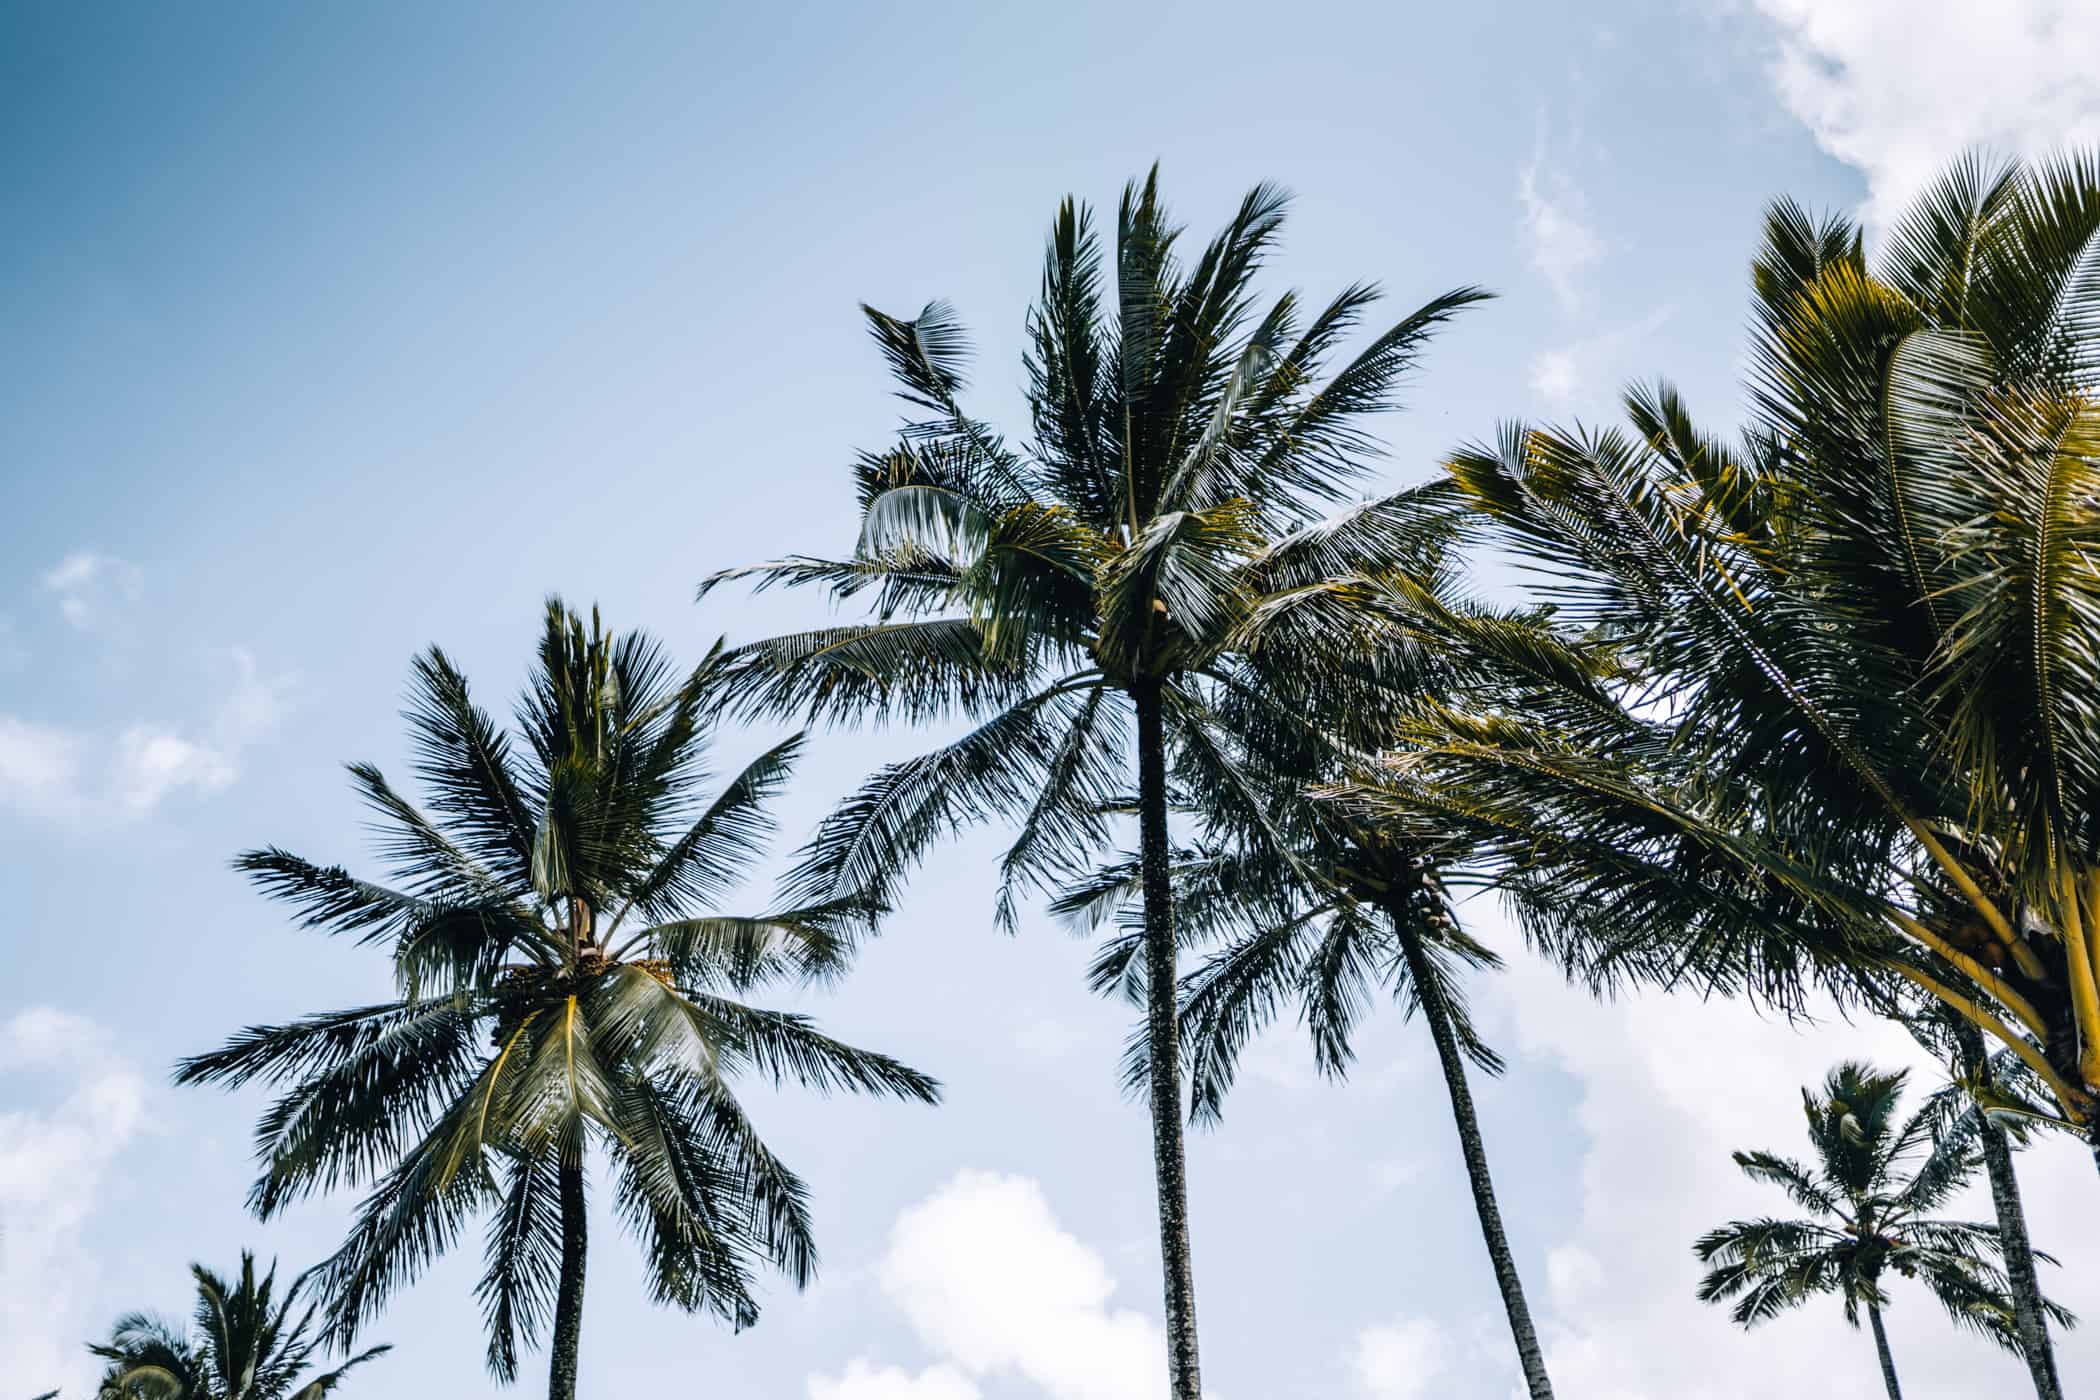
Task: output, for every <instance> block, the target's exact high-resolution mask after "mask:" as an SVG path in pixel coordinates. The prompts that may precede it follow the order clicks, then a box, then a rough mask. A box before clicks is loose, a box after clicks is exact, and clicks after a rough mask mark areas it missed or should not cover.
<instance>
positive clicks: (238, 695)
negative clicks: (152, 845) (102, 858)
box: [0, 649, 290, 820]
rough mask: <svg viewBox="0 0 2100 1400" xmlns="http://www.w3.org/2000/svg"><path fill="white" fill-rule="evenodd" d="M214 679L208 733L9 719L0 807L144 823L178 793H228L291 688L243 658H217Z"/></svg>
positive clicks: (196, 728) (145, 724) (3, 731)
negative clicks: (215, 687)
mask: <svg viewBox="0 0 2100 1400" xmlns="http://www.w3.org/2000/svg"><path fill="white" fill-rule="evenodd" d="M213 676H214V678H215V679H216V680H217V681H218V682H219V683H220V685H221V687H222V688H221V689H220V691H219V696H218V699H217V701H216V703H215V704H214V705H213V707H212V709H211V712H210V714H209V715H207V716H206V717H205V719H204V721H203V722H202V723H201V724H193V725H184V724H179V723H169V722H166V721H160V720H142V721H136V722H133V723H130V724H127V725H124V726H122V727H121V728H118V729H116V730H114V731H98V730H91V729H72V728H61V727H58V726H55V725H48V724H38V723H34V722H32V721H29V720H25V719H22V718H20V717H19V716H15V715H8V714H0V802H5V803H7V804H9V805H12V806H13V807H15V808H16V809H18V810H20V811H23V812H26V813H28V814H30V815H32V816H35V817H39V818H43V819H46V820H80V819H90V818H92V819H105V818H111V817H115V818H137V817H143V816H145V815H147V814H148V813H150V812H152V811H153V810H154V809H155V808H157V807H158V806H160V804H161V803H162V802H163V801H165V800H166V799H167V798H169V797H171V796H173V795H175V794H178V793H189V794H193V795H202V794H208V793H213V792H218V791H220V790H221V789H223V788H225V787H227V786H228V785H230V784H231V783H233V782H234V781H235V780H236V779H237V778H238V777H239V776H240V760H241V756H242V754H243V753H244V752H245V751H246V750H247V749H248V748H250V747H251V746H252V745H254V744H256V743H258V742H260V741H261V740H263V739H266V738H268V737H269V735H270V734H271V733H273V732H274V731H275V729H276V728H277V725H278V722H279V720H280V718H281V716H282V713H283V709H284V705H285V697H286V694H287V692H288V690H289V684H290V683H289V682H288V681H287V680H285V679H284V678H281V677H276V678H272V677H265V676H263V675H262V674H261V673H260V672H259V671H258V669H257V667H256V663H255V658H254V657H253V656H251V655H250V654H249V653H247V652H246V651H243V650H239V649H234V650H231V651H227V652H225V653H222V654H221V655H220V656H219V657H218V658H216V659H215V661H214V666H213Z"/></svg>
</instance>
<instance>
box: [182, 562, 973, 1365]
mask: <svg viewBox="0 0 2100 1400" xmlns="http://www.w3.org/2000/svg"><path fill="white" fill-rule="evenodd" d="M714 664H715V658H714V657H713V656H711V657H710V658H709V660H708V661H706V662H703V663H702V664H701V665H700V666H699V667H698V668H696V669H695V670H693V671H692V672H691V673H689V674H688V675H686V676H684V677H683V678H679V677H677V676H675V675H674V674H673V673H672V671H671V669H670V666H669V663H668V662H667V660H666V659H665V657H664V656H663V654H662V652H661V650H660V649H659V648H658V647H657V645H656V644H655V643H654V642H652V641H650V640H649V639H648V638H647V637H645V636H643V635H642V634H640V633H628V634H626V635H623V636H620V637H612V636H608V635H607V634H606V633H605V632H604V631H603V630H602V629H601V628H600V625H599V622H598V619H597V617H596V616H595V615H593V616H592V617H591V618H590V619H589V623H588V626H586V624H585V621H584V619H582V618H580V617H577V616H575V615H573V614H571V613H570V612H569V611H568V610H567V609H566V608H564V607H563V606H562V605H561V603H560V602H559V601H558V600H557V601H554V602H551V603H550V604H549V605H548V609H547V618H546V628H545V632H544V635H543V637H542V640H541V643H540V649H539V664H538V666H537V668H536V670H535V672H534V674H533V676H532V678H531V681H530V684H529V685H528V687H527V689H526V692H525V694H524V696H523V698H522V699H521V700H520V702H519V704H518V709H517V719H518V724H519V728H520V730H521V731H522V735H523V739H524V745H523V746H524V748H525V754H524V755H523V756H522V757H521V756H519V755H518V754H516V753H515V752H514V750H513V748H512V743H511V739H510V737H509V736H508V735H507V734H505V733H504V732H503V731H502V730H501V729H499V728H498V727H497V726H496V724H495V723H494V722H493V721H492V720H491V719H490V718H489V716H488V715H487V714H486V713H485V712H484V711H482V710H481V709H480V708H479V707H478V706H477V705H475V704H474V702H473V701H472V700H471V699H470V698H469V695H468V690H467V681H466V678H465V677H464V676H463V675H462V674H461V673H460V672H459V671H458V670H457V669H456V668H455V667H454V666H453V664H452V662H451V660H450V659H449V658H448V657H447V656H446V655H445V654H444V653H443V652H442V651H439V650H437V649H435V648H433V649H432V650H431V651H430V652H429V653H428V654H426V655H425V656H424V657H422V658H421V659H420V660H419V661H418V662H417V663H416V667H415V682H414V688H413V693H412V698H411V702H410V707H409V710H408V712H407V718H408V721H409V725H410V729H411V731H412V733H413V736H414V740H415V745H416V754H417V760H418V761H417V770H418V774H419V776H420V777H421V778H422V779H423V780H424V782H425V784H426V786H427V788H428V791H429V794H430V806H429V809H428V814H426V812H425V810H424V809H422V808H419V807H417V806H416V805H415V804H414V803H412V802H410V801H409V799H408V798H406V797H405V796H403V795H401V794H400V793H399V792H397V791H396V790H395V789H394V787H393V786H392V785H390V784H389V783H388V781H387V780H386V778H385V777H384V776H382V775H381V773H380V772H379V770H378V769H376V768H373V767H371V766H369V765H363V764H360V765H356V766H354V767H352V769H351V774H352V776H353V777H354V779H355V781H356V786H357V787H358V789H359V791H360V792H361V793H362V794H363V796H364V798H365V799H366V801H367V802H368V803H369V804H370V805H371V807H372V808H373V809H374V811H375V812H376V813H377V815H378V817H379V820H380V826H381V830H382V832H383V833H384V835H383V839H382V842H381V847H380V849H381V851H382V852H383V854H384V855H385V856H386V857H387V858H388V860H389V862H390V863H391V865H392V867H393V869H392V876H393V881H392V883H391V885H380V884H375V883H371V882H368V881H365V880H363V879H360V878H358V877H356V876H353V875H351V874H350V873H349V872H348V871H346V870H344V869H342V868H341V867H339V866H320V865H315V864H313V863H312V862H310V861H306V860H303V859H301V858H299V857H298V856H295V855H292V854H290V853H288V852H285V851H281V850H277V849H274V848H273V849H268V850H260V851H252V852H250V853H248V854H247V855H244V856H242V857H241V858H240V859H239V861H238V862H237V864H238V866H239V868H240V869H242V870H244V871H246V872H247V873H248V874H249V875H250V876H252V877H253V878H254V880H255V882H256V883H257V884H258V885H259V886H260V887H261V888H262V889H263V890H264V891H265V892H266V893H268V894H270V895H272V896H275V897H277V898H279V899H283V900H286V901H287V902H289V903H291V904H292V905H294V906H295V907H297V908H298V909H299V910H300V911H301V913H302V915H303V922H304V923H305V924H306V925H307V926H308V927H314V928H322V929H328V930H332V931H337V932H347V933H354V934H357V935H359V936H360V938H361V940H362V941H364V942H367V943H377V944H381V945H383V946H385V947H386V948H387V949H388V951H389V953H390V955H391V957H392V961H393V966H394V973H395V978H396V982H397V985H398V988H399V993H400V994H399V995H398V996H397V997H396V998H394V999H392V1000H389V1001H385V1002H381V1003H379V1004H378V1005H373V1006H362V1007H356V1008H353V1009H351V1010H347V1011H337V1012H329V1013H326V1014H323V1015H318V1016H312V1017H309V1018H307V1019H305V1020H303V1021H297V1022H293V1023H291V1024H288V1025H274V1026H257V1027H253V1028H251V1029H249V1030H247V1031H244V1032H242V1033H241V1034H240V1035H239V1036H236V1037H235V1038H234V1039H233V1040H232V1042H231V1043H229V1044H228V1045H227V1046H226V1047H225V1048H224V1049H222V1050H218V1051H214V1052H213V1053H211V1054H208V1055H200V1056H197V1057H196V1058H194V1059H191V1060H187V1061H185V1062H184V1063H183V1064H182V1066H181V1069H180V1073H179V1075H178V1078H179V1080H180V1081H181V1082H185V1083H218V1084H225V1085H229V1086H231V1085H239V1084H242V1083H245V1082H247V1081H248V1080H250V1079H258V1078H259V1079H262V1080H265V1081H268V1082H272V1083H288V1084H289V1086H290V1087H289V1089H288V1091H287V1092H286V1093H285V1094H284V1095H283V1097H281V1098H280V1099H278V1100H277V1102H276V1103H275V1104H273V1105H272V1106H271V1108H270V1109H269V1111H268V1112H267V1113H265V1114H264V1115H263V1119H262V1122H261V1124H260V1125H259V1127H258V1130H257V1144H258V1155H259V1157H260V1158H261V1161H262V1167H263V1170H262V1176H261V1179H260V1180H258V1181H257V1183H256V1184H255V1187H254V1190H253V1192H252V1193H251V1196H250V1203H251V1204H252V1205H253V1206H254V1208H255V1209H256V1211H257V1212H258V1213H259V1214H261V1215H262V1216H264V1217H268V1216H270V1215H273V1214H274V1213H276V1212H277V1211H279V1210H281V1209H283V1208H284V1207H285V1206H286V1205H287V1204H289V1203H290V1202H292V1201H294V1200H297V1199H299V1198H300V1197H302V1196H305V1195H307V1194H308V1193H310V1192H312V1191H314V1190H317V1189H320V1190H326V1189H330V1188H334V1187H338V1186H359V1187H370V1188H372V1189H371V1194H370V1195H369V1196H367V1198H366V1200H365V1202H364V1204H363V1206H362V1208H361V1209H360V1210H359V1212H358V1215H357V1219H356V1222H355V1223H354V1225H353V1226H352V1228H351V1232H350V1237H349V1239H348V1240H347V1241H346V1242H345V1243H344V1245H343V1246H342V1248H341V1249H340V1250H339V1251H338V1252H337V1253H336V1254H335V1256H334V1257H333V1258H331V1259H330V1260H328V1261H327V1262H326V1263H325V1264H323V1265H322V1266H321V1269H320V1271H319V1281H320V1285H321V1287H322V1288H323V1290H324V1292H325V1295H326V1300H327V1305H328V1309H329V1312H328V1330H329V1333H330V1335H331V1336H332V1338H333V1339H335V1340H338V1341H347V1339H348V1338H349V1337H350V1336H351V1335H353V1334H354V1333H355V1331H356V1330H357V1328H358V1327H359V1326H361V1325H362V1324H363V1323H364V1322H365V1321H367V1320H368V1319H369V1318H370V1317H372V1316H373V1315H374V1314H375V1313H376V1312H377V1310H378V1309H379V1308H380V1307H381V1306H382V1305H383V1304H384V1302H385V1300H386V1299H387V1298H388V1297H389V1296H390V1295H391V1294H392V1293H393V1292H394V1290H395V1289H397V1288H400V1287H402V1286H404V1285H406V1284H408V1283H410V1282H411V1281H413V1280H414V1278H415V1277H416V1275H417V1274H419V1273H420V1272H421V1271H422V1269H423V1268H424V1267H425V1266H426V1265H428V1264H429V1263H430V1262H431V1261H432V1260H433V1259H435V1258H436V1257H437V1256H438V1255H440V1254H442V1253H443V1252H444V1251H445V1250H446V1248H447V1247H448V1246H449V1245H450V1244H451V1243H452V1241H453V1240H454V1239H456V1238H457V1236H458V1234H459V1232H460V1231H461V1229H462V1228H463V1227H464V1226H465V1225H466V1224H467V1222H468V1221H469V1220H470V1219H471V1218H472V1217H473V1216H475V1215H477V1214H485V1215H486V1217H487V1220H488V1238H487V1261H488V1264H487V1270H486V1272H485V1273H484V1275H483V1277H482V1281H481V1287H480V1290H479V1292H480V1297H481V1302H482V1308H483V1312H484V1316H485V1319H486V1324H487V1329H488V1335H489V1349H488V1363H489V1369H490V1370H491V1371H492V1372H493V1373H494V1374H495V1375H496V1376H497V1377H498V1378H499V1379H502V1380H506V1381H508V1380H511V1379H514V1378H515V1376H516V1374H517V1359H518V1349H519V1347H520V1345H525V1346H530V1345H531V1344H532V1343H533V1342H534V1341H535V1339H536V1338H537V1336H538V1335H539V1333H540V1330H541V1328H542V1326H543V1325H544V1324H545V1323H546V1322H547V1321H549V1319H550V1317H551V1321H552V1323H553V1340H552V1345H551V1347H550V1360H549V1383H548V1394H549V1396H550V1397H551V1398H552V1400H573V1397H574V1395H575V1392H576V1365H577V1350H578V1345H579V1341H580V1338H581V1333H582V1322H583V1284H584V1266H585V1261H586V1248H587V1243H588V1236H587V1232H586V1200H585V1157H586V1154H587V1151H588V1149H589V1148H590V1146H591V1145H592V1144H593V1143H595V1144H596V1145H597V1146H598V1147H599V1148H600V1150H601V1151H602V1152H603V1153H604V1155H605V1157H606V1158H607V1160H608V1162H609V1164H610V1166H611V1168H612V1175H613V1178H614V1182H615V1186H614V1194H615V1200H616V1202H617V1204H618V1206H619V1209H620V1214H621V1216H622V1217H623V1219H624V1221H625V1223H626V1224H627V1226H628V1228H629V1229H630V1230H631V1231H632V1232H633V1233H634V1234H635V1235H636V1236H638V1237H639V1238H640V1240H641V1243H642V1246H643V1251H644V1256H645V1259H646V1262H647V1266H648V1278H649V1282H650V1288H651V1292H652V1294H653V1296H654V1297H655V1299H656V1300H657V1301H658V1302H662V1303H672V1304H676V1305H677V1306H679V1307H681V1308H684V1309H686V1310H687V1311H701V1310H704V1311H707V1312H711V1313H713V1314H715V1315H717V1316H718V1317H721V1318H722V1319H724V1320H726V1321H728V1322H729V1323H731V1324H732V1325H734V1326H736V1327H739V1328H741V1327H744V1326H748V1325H749V1324H751V1323H752V1322H754V1321H756V1319H757V1316H758V1304H757V1301H756V1299H755V1298H754V1296H753V1293H752V1289H751V1275H752V1273H753V1271H754V1270H755V1269H757V1268H759V1267H762V1266H765V1265H771V1266H773V1267H777V1268H779V1269H781V1270H783V1271H785V1272H786V1273H787V1274H788V1276H789V1277H791V1278H792V1279H793V1280H794V1281H795V1282H796V1283H797V1284H798V1285H800V1284H803V1283H806V1282H807V1281H808V1280H809V1278H810V1277H811V1276H812V1274H813V1272H814V1269H815V1267H816V1250H815V1247H814V1244H813V1242H812V1240H811V1238H810V1224H809V1213H808V1204H807V1194H806V1191H805V1189H804V1187H803V1184H802V1182H801V1180H800V1179H799V1178H797V1177H796V1176H795V1175H794V1174H793V1173H792V1172H790V1171H789V1170H788V1169H787V1168H786V1167H785V1166H784V1165H782V1164H781V1162H780V1161H779V1160H778V1159H777V1158H776V1157H774V1155H773V1154H772V1152H771V1151H770V1150H769V1149H768V1148H767V1147H766V1145H765V1143H764V1142H763V1141H762V1140H761V1139H760V1137H759V1135H758V1131H757V1129H756V1128H755V1127H754V1126H753V1125H752V1123H751V1121H750V1120H749V1119H748V1118H747V1117H746V1116H745V1114H744V1110H743V1107H742V1106H741V1105H740V1104H739V1103H738V1101H737V1098H736V1095H735V1093H734V1092H733V1090H732V1081H733V1080H734V1079H735V1078H736V1077H737V1076H738V1075H739V1074H743V1073H751V1074H756V1075H758V1076H760V1077H762V1078H764V1079H767V1080H771V1081H773V1082H775V1083H778V1082H780V1081H782V1080H784V1079H795V1080H797V1081H799V1082H800V1083H802V1084H804V1085H807V1086H810V1087H814V1088H816V1089H819V1090H831V1089H847V1090H856V1091H860V1092H864V1093H879V1094H890V1095H895V1096H898V1097H902V1098H909V1099H916V1100H919V1101H922V1102H926V1103H932V1102H934V1101H935V1100H936V1099H937V1097H938V1086H937V1085H936V1084H935V1082H934V1081H933V1080H931V1079H929V1078H927V1077H926V1076H924V1075H922V1074H919V1073H918V1072H916V1071H914V1070H911V1069H909V1068H907V1067H905V1066H904V1065H902V1064H899V1063H898V1062H897V1061H895V1060H893V1059H890V1058H889V1057H887V1056H884V1055H878V1054H873V1053H871V1052H869V1051H866V1050H859V1049H855V1048H853V1047H852V1046H848V1045H843V1044H841V1043H839V1042H838V1041H836V1040H832V1039H830V1038H828V1037H826V1036H823V1035H820V1034H818V1033H817V1031H816V1030H815V1029H814V1028H813V1027H812V1026H811V1025H810V1023H809V1022H808V1020H806V1019H805V1018H804V1017H802V1016H799V1015H794V1014H789V1013H784V1012H779V1011H770V1010H761V1009H759V1008H756V1007H753V1006H750V1005H747V1004H746V1003H744V1002H742V1001H740V1000H738V999H736V998H735V997H733V996H731V995H729V993H731V992H737V991H742V990H744V989H748V988H750V987H753V986H757V985H759V984H762V983H766V982H771V981H777V980H781V979H792V978H805V977H816V976H823V975H828V974H831V973H835V972H836V971H838V970H839V969H840V967H841V966H842V965H843V960H844V957H845V953H846V950H847V948H848V946H849V944H850V941H851V938H852V936H853V935H854V933H855V931H856V930H857V929H858V928H859V927H860V926H862V925H864V924H865V923H866V921H867V920H868V919H869V918H871V917H872V913H873V909H872V906H871V905H869V904H868V903H867V902H866V901H865V900H862V899H860V898H858V897H843V898H838V899H833V900H829V901H826V902H824V903H821V904H814V905H803V906H800V907H796V908H790V909H783V910H779V911H777V912H773V913H768V914H762V915H758V916H730V915H724V914H718V913H715V912H713V909H712V906H713V903H714V901H715V900H716V899H718V898H720V897H721V896H722V895H724V894H726V893H727V892H728V891H729V890H730V889H731V888H732V887H733V886H735V884H736V883H737V882H738V881H739V879H740V878H741V877H742V876H743V874H744V872H745V871H746V870H747V869H748V867H749V866H750V865H751V863H752V862H753V861H754V860H756V859H757V857H758V856H759V854H760V853H761V851H762V849H763V847H764V844H765V840H766V837H767V836H768V834H769V833H770V830H771V824H770V822H769V821H768V820H767V818H766V815H765V810H764V809H765V806H766V804H767V802H768V801H769V800H770V799H771V798H772V797H773V796H774V795H775V794H776V793H778V791H779V790H780V788H781V786H782V785H783V783H784V782H785V781H786V779H787V777H788V774H789V772H790V770H791V768H792V766H793V763H794V760H795V756H796V753H797V751H798V749H799V746H800V739H799V736H798V737H797V738H793V739H789V740H787V741H786V742H785V743H782V744H780V745H778V746H776V747H774V748H773V749H771V750H769V751H767V752H766V753H764V754H761V755H760V756H759V757H758V758H757V759H755V760H754V761H753V762H752V763H751V764H750V765H749V766H748V767H746V768H745V769H744V770H743V771H742V772H741V773H740V774H738V775H737V776H736V777H735V778H734V779H733V780H732V781H731V782H730V783H729V784H728V786H727V787H725V788H724V789H723V790H722V791H721V793H720V794H719V795H717V796H716V797H715V798H714V799H713V800H712V801H711V802H710V801H703V800H702V791H701V783H702V781H703V774H702V769H701V760H702V758H703V755H704V751H705V746H706V741H707V736H708V733H709V731H710V729H711V727H712V723H711V716H710V715H709V714H708V713H707V711H706V709H705V706H704V701H703V696H704V694H705V692H706V689H707V684H708V679H709V675H710V670H711V668H712V666H713V665H714Z"/></svg>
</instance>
